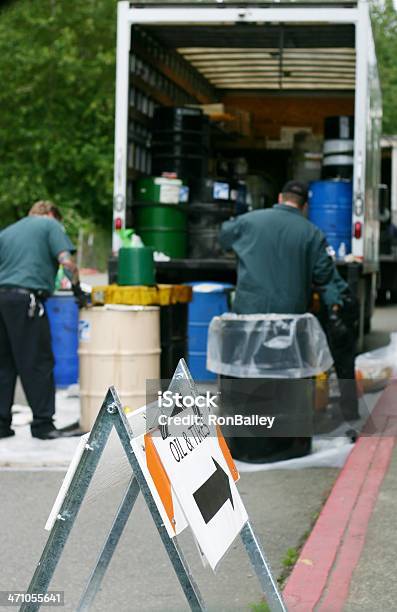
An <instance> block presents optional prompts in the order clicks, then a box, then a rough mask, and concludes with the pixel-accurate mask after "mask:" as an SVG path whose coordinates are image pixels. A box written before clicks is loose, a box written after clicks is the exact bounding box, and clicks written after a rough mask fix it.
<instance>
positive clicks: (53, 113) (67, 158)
mask: <svg viewBox="0 0 397 612" xmlns="http://www.w3.org/2000/svg"><path fill="white" fill-rule="evenodd" d="M115 30H116V2H115V1H114V0H95V1H94V0H85V1H84V2H80V1H79V0H35V1H34V2H32V0H19V1H18V2H15V3H12V4H11V5H8V6H6V8H5V9H3V10H2V11H1V13H0V68H1V74H2V75H4V78H3V79H2V86H1V88H0V109H1V112H0V186H1V189H0V228H1V227H3V226H4V225H6V224H7V223H9V222H11V221H14V220H16V219H17V218H19V217H20V216H22V215H23V214H25V213H26V211H27V210H28V209H29V207H30V206H31V204H32V203H33V202H34V201H36V200H38V199H52V200H53V201H55V202H56V203H57V204H58V205H59V206H60V207H61V209H62V210H64V211H65V210H66V211H68V209H73V211H74V213H73V215H70V214H69V215H66V216H67V218H69V217H70V218H73V219H74V220H76V219H78V218H89V219H92V220H93V221H94V222H96V223H99V224H101V225H103V226H104V227H106V226H107V227H110V219H111V210H112V179H113V171H112V166H113V129H114V128H113V125H114V81H115V46H116V31H115Z"/></svg>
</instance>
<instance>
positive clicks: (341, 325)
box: [328, 311, 349, 347]
mask: <svg viewBox="0 0 397 612" xmlns="http://www.w3.org/2000/svg"><path fill="white" fill-rule="evenodd" d="M328 325H329V336H330V340H331V344H333V345H334V346H337V347H340V346H343V345H344V343H345V342H346V341H347V339H348V337H349V329H348V327H347V325H346V324H345V322H344V321H343V319H342V317H341V315H340V312H335V311H334V312H332V313H331V314H330V316H329V319H328Z"/></svg>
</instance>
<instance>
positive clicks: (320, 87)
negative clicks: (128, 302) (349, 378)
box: [113, 0, 382, 341]
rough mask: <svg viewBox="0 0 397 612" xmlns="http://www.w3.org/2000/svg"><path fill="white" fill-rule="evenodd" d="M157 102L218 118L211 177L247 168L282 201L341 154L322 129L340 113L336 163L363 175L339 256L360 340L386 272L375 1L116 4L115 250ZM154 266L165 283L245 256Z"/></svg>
mask: <svg viewBox="0 0 397 612" xmlns="http://www.w3.org/2000/svg"><path fill="white" fill-rule="evenodd" d="M159 107H185V108H197V107H200V108H202V109H203V110H204V112H205V113H208V114H209V115H210V117H211V119H212V120H211V122H210V134H209V162H210V168H212V173H213V175H214V176H216V174H217V171H216V164H217V163H219V160H223V162H225V160H226V162H227V163H229V162H230V163H231V162H233V163H234V164H236V163H237V164H238V163H240V165H241V163H242V164H243V165H244V164H245V166H246V170H245V171H246V173H248V175H249V176H250V177H251V179H252V180H251V183H252V185H253V188H252V190H251V191H252V193H253V194H254V195H253V200H254V201H253V202H252V205H253V206H263V205H265V206H268V205H271V204H273V203H274V202H275V198H276V196H277V191H278V190H279V189H280V188H281V186H282V184H283V183H284V182H285V181H286V180H288V179H290V178H302V179H310V178H319V177H320V175H319V172H320V171H321V166H322V167H323V170H324V169H325V165H326V162H325V157H326V156H327V155H328V156H329V153H330V151H329V150H328V151H327V150H326V147H325V144H324V140H325V139H327V138H328V139H330V140H333V139H332V134H331V135H330V134H328V136H327V135H326V134H325V132H324V129H325V128H324V125H326V120H327V118H328V120H329V118H331V124H330V125H331V127H332V118H338V117H340V118H342V119H343V118H344V119H345V120H346V121H348V122H349V121H350V128H349V129H350V130H351V134H350V138H351V147H350V149H351V150H349V151H343V150H340V149H338V146H339V145H340V143H339V145H338V143H336V145H335V142H334V145H331V149H332V146H335V147H336V148H335V149H334V150H333V151H331V153H332V155H333V157H332V159H333V160H334V161H333V162H332V161H331V164H332V163H334V164H338V163H339V162H340V163H342V164H343V163H347V164H349V163H351V179H352V207H351V213H349V215H350V216H349V227H348V235H349V236H348V245H347V248H346V245H345V244H344V245H342V246H343V248H341V249H339V252H337V253H336V256H337V265H338V267H339V269H340V271H341V273H342V275H343V276H344V277H345V278H346V279H347V280H348V282H349V283H350V284H351V286H352V288H353V290H354V291H355V293H356V294H357V295H358V297H359V298H360V304H361V314H360V338H361V341H362V337H363V333H364V330H365V329H367V330H368V328H369V325H370V317H371V314H372V309H373V306H374V298H375V292H376V277H377V272H378V268H379V218H378V207H379V204H378V200H379V184H380V134H381V120H382V101H381V93H380V86H379V80H378V72H377V64H376V55H375V48H374V41H373V36H372V30H371V21H370V12H369V5H368V2H366V1H364V0H358V1H353V0H347V1H343V2H342V1H339V0H335V1H334V0H328V1H325V2H320V1H311V0H306V1H301V0H298V1H295V2H289V1H287V0H281V2H277V3H274V2H266V1H262V2H253V1H251V2H245V1H243V0H240V2H238V3H237V2H234V1H233V0H231V1H228V0H225V1H222V0H221V1H219V0H217V1H216V2H207V1H206V0H204V1H199V2H193V1H192V0H191V1H190V2H185V1H184V0H173V1H171V2H169V3H168V2H164V1H163V2H159V1H156V0H154V1H152V0H136V1H135V2H134V3H130V2H127V1H122V2H119V3H118V24H117V72H116V125H115V151H114V214H113V223H114V233H113V250H114V252H117V250H118V248H119V239H118V234H117V230H118V229H119V228H122V227H125V225H126V223H127V224H128V222H129V221H128V219H129V211H130V210H131V209H133V203H134V195H133V193H134V192H133V189H134V182H136V181H137V179H139V178H142V177H145V176H146V177H147V176H148V175H151V174H152V166H151V153H152V148H151V147H152V145H151V135H152V129H153V114H154V113H155V112H156V109H158V108H159ZM349 118H350V119H349ZM342 138H343V136H342ZM337 139H338V135H336V140H337ZM334 140H335V139H334ZM328 144H329V143H328ZM342 148H343V147H342ZM323 154H324V155H325V157H324V158H323V159H322V155H323ZM349 158H350V161H349ZM346 159H347V162H346ZM329 161H330V160H329V159H328V162H329ZM247 167H248V170H247ZM316 173H317V174H316ZM323 176H324V175H323ZM255 177H256V178H255ZM258 177H259V178H258ZM255 180H256V181H257V182H256V183H255ZM258 181H259V183H260V185H259V187H258V184H259V183H258ZM255 185H256V187H257V189H256V191H255ZM255 193H256V195H255ZM258 194H259V195H258ZM157 274H158V279H160V280H163V281H166V280H169V281H176V280H177V281H192V280H200V279H206V280H224V281H230V280H234V279H235V262H234V261H233V260H232V259H230V258H228V257H226V256H225V257H223V256H221V255H219V256H217V257H212V258H211V257H209V258H208V257H207V258H200V257H190V258H189V257H178V258H172V259H171V260H170V261H167V262H166V261H164V262H159V263H158V264H157Z"/></svg>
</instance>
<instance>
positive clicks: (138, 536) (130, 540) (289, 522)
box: [0, 307, 397, 612]
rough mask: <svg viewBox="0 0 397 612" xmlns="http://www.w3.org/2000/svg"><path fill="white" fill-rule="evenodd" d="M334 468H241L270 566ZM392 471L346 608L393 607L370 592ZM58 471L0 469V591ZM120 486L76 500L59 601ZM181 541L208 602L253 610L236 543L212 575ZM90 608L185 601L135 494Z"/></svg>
mask: <svg viewBox="0 0 397 612" xmlns="http://www.w3.org/2000/svg"><path fill="white" fill-rule="evenodd" d="M396 314H397V307H389V308H382V309H379V310H378V311H377V313H376V317H375V318H374V321H373V330H374V331H373V333H372V334H371V335H370V336H369V337H368V339H367V346H368V348H374V347H376V346H379V345H383V344H385V341H387V337H388V333H389V332H390V331H393V329H394V325H395V321H397V317H396ZM396 326H397V325H396ZM338 473H339V470H337V469H333V468H308V469H298V470H293V471H290V470H279V471H268V472H256V473H244V474H242V476H241V480H240V483H239V485H238V488H239V491H240V493H241V495H242V498H243V500H244V503H245V505H246V507H247V511H248V513H249V515H250V518H251V520H252V524H253V526H254V529H255V530H256V532H257V534H258V536H259V538H260V540H261V542H262V544H263V547H264V550H265V553H266V555H267V556H268V558H269V560H270V564H271V566H272V568H273V573H274V575H276V576H280V575H281V574H282V573H283V571H284V569H285V568H284V564H283V561H286V560H291V559H293V557H294V554H295V552H294V551H295V549H296V548H297V547H298V546H299V544H300V543H301V542H302V541H303V540H304V538H305V536H306V535H307V534H308V532H309V531H310V529H311V526H312V524H313V522H314V520H315V518H316V516H317V514H318V512H319V510H320V509H321V507H322V504H323V502H324V501H325V499H326V497H327V494H328V492H329V491H330V489H331V487H332V485H333V483H334V481H335V478H336V476H337V474H338ZM395 474H396V460H394V461H393V464H392V468H391V469H390V471H389V475H388V476H387V478H386V480H385V483H389V489H388V490H386V489H385V490H383V488H382V491H383V493H382V494H381V495H380V497H379V500H378V505H377V506H376V512H375V514H374V517H375V518H376V517H377V521H376V522H373V523H372V522H371V529H372V532H373V536H371V532H370V533H369V537H368V542H367V545H366V547H365V553H364V555H363V565H359V566H358V568H357V572H356V574H355V575H354V581H353V584H352V601H351V602H349V605H350V607H348V608H346V609H347V610H348V612H354V611H355V610H358V607H357V606H358V605H360V609H361V610H368V612H369V611H370V610H371V611H372V610H375V609H382V610H385V611H386V612H388V610H389V609H390V610H392V609H395V607H394V608H393V607H392V608H388V607H382V608H379V607H377V606H376V605H375V602H376V601H377V599H376V597H377V595H378V592H379V593H380V592H382V591H384V590H385V589H387V584H390V581H391V580H392V576H391V573H392V570H390V572H387V571H385V573H384V578H383V579H382V576H380V575H379V574H380V573H381V572H379V573H378V576H377V577H375V576H372V577H371V554H372V553H371V550H373V547H374V546H377V547H378V548H377V550H378V551H379V553H380V552H381V551H383V550H384V549H385V551H386V552H385V553H384V556H385V560H388V562H389V564H390V565H389V568H392V567H393V566H394V564H393V549H395V544H396V542H394V539H395V538H394V539H393V536H392V535H390V534H392V533H393V525H392V518H391V517H390V509H391V507H392V503H393V497H394V496H395V493H394V490H395V488H396V487H397V476H395ZM63 475H64V473H63V472H62V471H59V470H58V471H56V470H28V469H22V470H13V469H11V470H9V469H0V487H1V492H2V495H1V500H2V501H1V504H0V519H1V525H2V531H1V536H0V542H1V545H0V562H1V566H2V571H1V572H0V591H4V590H5V591H10V590H24V589H26V587H27V585H28V583H29V580H30V578H31V576H32V574H33V571H34V568H35V565H36V563H37V562H38V560H39V558H40V555H41V552H42V550H43V547H44V545H45V542H46V540H47V537H48V533H47V532H46V531H44V524H45V522H46V519H47V516H48V514H49V511H50V509H51V507H52V504H53V501H54V499H55V496H56V494H57V492H58V489H59V486H60V484H61V482H62V479H63ZM122 493H123V491H121V490H117V492H115V490H114V489H112V491H111V492H109V493H108V494H106V491H105V493H104V494H103V496H102V497H101V498H100V499H99V500H98V499H97V501H96V502H92V503H89V504H86V505H83V507H82V509H81V512H80V514H79V516H78V519H77V521H76V524H75V526H74V528H73V531H72V534H71V537H70V540H69V541H68V543H67V545H66V548H65V551H64V554H63V557H62V560H61V562H60V564H59V566H58V569H57V571H56V573H55V576H54V580H53V582H52V583H51V588H52V589H53V590H63V591H65V607H64V609H65V610H74V609H76V605H77V602H78V600H79V593H80V592H81V589H82V588H83V586H84V584H85V581H86V580H87V578H88V576H89V572H90V568H91V567H92V565H93V563H94V561H95V559H96V557H97V554H98V552H99V550H100V547H101V544H102V542H103V540H104V538H105V536H106V533H107V532H108V530H109V528H110V525H111V522H112V518H113V516H114V514H115V512H116V508H117V505H118V503H119V501H120V499H121V496H122ZM385 509H386V510H387V509H388V518H384V516H386V515H385V512H386V510H385ZM383 521H388V522H387V523H386V525H389V528H390V529H387V531H388V532H389V535H387V534H386V533H385V534H382V533H381V532H382V525H383V524H384V523H383ZM380 535H381V536H382V537H383V539H382V538H380V537H379V536H380ZM371 537H373V542H374V544H372V545H371ZM180 542H181V545H182V548H183V550H184V552H185V554H186V558H187V560H188V562H189V565H190V566H191V569H192V571H193V573H194V576H195V578H196V580H197V582H198V583H199V586H200V589H201V591H202V593H203V596H204V598H205V600H206V602H207V606H208V608H209V610H214V611H215V610H216V611H226V610H229V611H234V610H253V609H254V606H255V605H257V604H258V603H259V602H260V601H261V599H262V596H261V592H260V589H259V585H258V583H257V580H256V577H255V576H254V574H253V571H252V568H251V567H250V565H249V563H248V561H247V557H246V555H245V553H244V550H243V547H242V545H241V544H240V543H239V542H236V543H235V545H234V546H233V547H232V549H231V550H230V551H229V553H228V554H227V556H226V557H225V558H224V559H223V560H222V562H221V563H220V566H219V569H218V570H217V572H216V574H214V573H213V572H212V571H211V570H210V569H208V568H204V567H203V566H202V564H201V561H200V558H199V555H198V552H197V549H196V544H195V543H194V541H193V538H192V536H191V534H190V533H189V532H184V533H183V534H182V536H181V538H180ZM367 546H368V548H367ZM366 555H367V556H366ZM360 572H361V573H360ZM362 581H367V584H368V588H367V591H366V592H364V591H363V590H362ZM375 583H376V584H375ZM360 593H361V595H360ZM392 599H393V598H392ZM394 600H395V597H394ZM390 601H391V600H390ZM366 606H367V607H366ZM374 606H375V607H374ZM47 609H49V610H51V609H52V608H47ZM92 609H93V610H97V611H99V612H102V611H103V612H105V611H106V612H109V611H110V612H113V611H115V612H123V611H124V610H125V611H127V610H128V611H131V610H142V609H144V610H148V611H152V610H153V611H159V610H161V611H168V610H169V611H171V610H172V611H174V612H176V611H178V610H187V609H188V606H187V604H186V602H185V600H184V598H183V595H182V591H181V589H180V586H179V584H178V582H177V580H176V577H175V575H174V573H173V570H172V567H171V566H170V563H169V561H168V558H167V556H166V554H165V552H164V549H163V547H162V544H161V541H160V538H159V536H158V534H157V533H156V530H155V527H154V525H153V524H152V521H151V518H150V515H149V513H148V511H147V509H146V508H145V506H144V503H143V501H142V499H138V502H137V504H136V506H135V508H134V511H133V513H132V515H131V517H130V520H129V522H128V524H127V527H126V529H125V532H124V534H123V537H122V539H121V541H120V544H119V547H118V549H117V550H116V553H115V555H114V558H113V560H112V563H111V565H110V567H109V570H108V572H107V575H106V577H105V580H104V582H103V588H102V589H101V592H100V593H99V594H98V597H97V599H96V602H95V604H94V606H93V608H92ZM329 612H333V611H332V610H330V611H329Z"/></svg>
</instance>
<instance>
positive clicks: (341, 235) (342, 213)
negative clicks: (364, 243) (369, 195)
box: [309, 181, 353, 257]
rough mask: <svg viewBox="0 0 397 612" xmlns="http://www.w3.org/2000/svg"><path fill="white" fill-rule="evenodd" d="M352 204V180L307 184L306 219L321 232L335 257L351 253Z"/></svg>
mask: <svg viewBox="0 0 397 612" xmlns="http://www.w3.org/2000/svg"><path fill="white" fill-rule="evenodd" d="M352 204H353V187H352V182H351V181H314V182H313V183H310V186H309V219H310V221H312V223H314V224H315V225H317V226H318V227H319V228H320V229H321V230H322V231H323V232H324V234H325V235H326V237H327V240H328V244H329V245H330V246H332V247H333V249H334V250H335V253H336V256H337V257H338V255H339V256H340V255H341V254H342V253H344V254H347V253H351V246H352ZM343 245H344V246H343Z"/></svg>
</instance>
